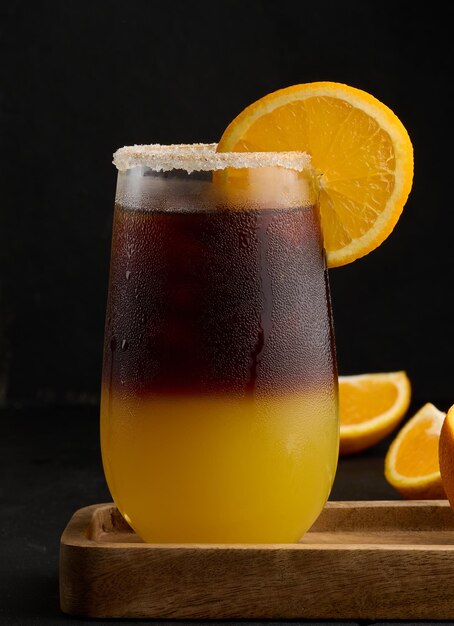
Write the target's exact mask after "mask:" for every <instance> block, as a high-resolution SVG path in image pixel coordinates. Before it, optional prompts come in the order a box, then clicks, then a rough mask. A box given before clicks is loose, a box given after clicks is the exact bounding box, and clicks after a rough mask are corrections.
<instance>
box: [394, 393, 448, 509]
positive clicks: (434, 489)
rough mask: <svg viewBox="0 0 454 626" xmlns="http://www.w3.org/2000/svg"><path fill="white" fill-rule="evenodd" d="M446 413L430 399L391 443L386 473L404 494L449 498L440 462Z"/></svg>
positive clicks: (414, 496) (411, 496)
mask: <svg viewBox="0 0 454 626" xmlns="http://www.w3.org/2000/svg"><path fill="white" fill-rule="evenodd" d="M445 415H446V414H445V413H443V412H442V411H439V410H438V409H437V408H436V407H435V406H434V405H433V404H431V403H430V402H428V403H427V404H425V405H424V406H423V407H422V408H421V409H420V410H419V411H418V412H417V413H416V414H415V415H414V416H413V417H412V418H411V419H409V420H408V422H407V423H406V424H405V425H404V426H403V428H402V429H401V430H400V431H399V433H398V434H397V436H396V438H395V439H394V441H393V442H392V444H391V445H390V447H389V450H388V453H387V455H386V458H385V477H386V480H387V481H388V482H389V483H390V484H391V485H392V486H393V487H395V489H397V491H398V492H399V493H400V494H401V495H402V496H403V497H404V498H409V499H421V500H426V499H433V498H446V495H445V491H444V489H443V484H442V480H441V475H440V468H439V462H438V446H439V439H440V431H441V428H442V426H443V421H444V419H445Z"/></svg>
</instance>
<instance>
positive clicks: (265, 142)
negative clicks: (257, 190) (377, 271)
mask: <svg viewBox="0 0 454 626" xmlns="http://www.w3.org/2000/svg"><path fill="white" fill-rule="evenodd" d="M286 128H292V133H291V134H290V133H288V132H285V129H286ZM352 128H355V132H352ZM365 137H368V140H367V141H364V138H365ZM233 150H234V151H238V152H249V151H254V150H258V151H260V150H277V151H279V150H303V151H306V152H308V153H310V154H311V156H312V164H313V166H314V168H315V169H316V170H319V171H320V172H323V177H322V191H321V198H320V200H321V202H322V204H323V205H324V213H323V220H324V221H325V222H327V223H328V222H329V223H330V227H327V228H325V242H326V245H327V247H328V248H329V249H331V250H335V249H340V248H343V247H344V246H346V245H347V244H348V243H350V242H351V241H352V239H355V238H357V237H360V236H361V235H363V234H364V232H366V230H367V226H368V224H370V223H373V222H374V221H375V219H376V217H377V215H379V214H380V213H381V212H382V208H383V206H384V205H385V204H386V202H387V200H388V198H389V197H390V196H391V193H392V191H393V189H394V180H395V179H394V170H395V154H394V147H393V143H392V140H391V138H390V136H389V134H388V133H387V132H386V131H385V130H383V129H382V128H381V127H380V126H379V125H378V123H377V122H376V120H374V119H373V118H372V117H371V116H369V115H367V114H366V113H365V112H364V111H362V110H360V109H358V108H356V107H354V106H352V105H351V104H350V103H349V102H346V101H345V100H340V99H338V98H332V97H329V96H314V97H312V98H307V99H305V100H297V101H295V102H292V103H290V104H286V105H284V106H281V107H278V108H276V109H274V110H273V111H272V112H271V113H268V114H265V115H262V116H261V117H259V118H258V119H257V120H256V121H255V122H254V123H252V125H251V126H250V128H249V129H248V130H247V132H246V134H245V135H244V136H243V137H242V139H241V140H239V141H238V142H237V143H236V145H235V146H234V147H233ZM362 154H364V158H361V155H362ZM366 179H368V180H369V182H373V183H374V184H373V185H371V184H368V185H364V184H361V181H364V180H366ZM336 196H338V197H340V198H342V202H341V203H339V202H333V201H332V200H335V197H336ZM340 207H342V213H343V214H342V216H339V215H337V213H338V210H339V208H340ZM335 215H336V219H334V216H335ZM339 217H340V218H341V219H339ZM335 223H337V224H338V225H339V230H335V231H334V232H333V228H332V226H333V224H335ZM341 225H345V226H346V228H344V229H342V226H341Z"/></svg>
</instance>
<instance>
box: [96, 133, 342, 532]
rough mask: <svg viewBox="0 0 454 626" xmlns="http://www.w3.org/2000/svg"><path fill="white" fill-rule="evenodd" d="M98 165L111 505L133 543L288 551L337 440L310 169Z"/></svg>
mask: <svg viewBox="0 0 454 626" xmlns="http://www.w3.org/2000/svg"><path fill="white" fill-rule="evenodd" d="M114 162H115V164H116V165H117V167H118V168H119V172H118V184H117V194H116V204H115V216H114V226H113V235H112V256H111V267H110V284H109V295H108V303H107V315H106V328H105V350H104V365H103V376H102V396H101V447H102V458H103V465H104V471H105V475H106V479H107V483H108V486H109V489H110V492H111V494H112V497H113V499H114V501H115V503H116V505H117V507H118V509H119V510H120V512H121V513H122V515H123V516H124V518H125V519H126V520H127V522H128V523H129V524H130V525H131V526H132V527H133V528H134V529H135V531H136V532H137V533H138V534H139V536H140V537H142V539H143V540H145V541H149V542H163V543H167V542H172V543H173V542H178V543H180V542H203V543H230V542H232V543H238V542H253V543H268V542H294V541H296V540H298V539H299V538H300V537H301V536H302V535H303V534H304V533H305V531H306V530H307V529H308V528H309V527H310V526H311V525H312V523H313V522H314V521H315V519H316V518H317V516H318V515H319V513H320V512H321V510H322V508H323V506H324V504H325V502H326V500H327V498H328V495H329V492H330V489H331V486H332V483H333V479H334V475H335V471H336V466H337V458H338V442H339V426H338V401H337V369H336V357H335V345H334V335H333V326H332V317H331V307H330V297H329V284H328V274H327V270H326V266H325V255H324V250H323V239H322V233H321V226H320V218H319V211H318V206H317V188H316V185H315V184H314V177H313V174H312V171H311V169H310V164H309V163H308V157H307V156H306V155H304V154H301V153H230V154H229V153H224V154H219V153H216V152H215V146H213V145H192V146H133V147H125V148H122V149H120V150H119V151H117V153H116V154H115V158H114Z"/></svg>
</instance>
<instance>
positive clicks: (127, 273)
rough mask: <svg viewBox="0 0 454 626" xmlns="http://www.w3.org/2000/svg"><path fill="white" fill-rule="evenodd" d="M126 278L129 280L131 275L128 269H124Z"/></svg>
mask: <svg viewBox="0 0 454 626" xmlns="http://www.w3.org/2000/svg"><path fill="white" fill-rule="evenodd" d="M125 274H126V280H129V277H130V276H131V272H130V270H126V273H125Z"/></svg>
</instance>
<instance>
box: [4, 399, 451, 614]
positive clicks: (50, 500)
mask: <svg viewBox="0 0 454 626" xmlns="http://www.w3.org/2000/svg"><path fill="white" fill-rule="evenodd" d="M0 419H1V424H2V429H1V436H0V504H1V508H0V520H1V521H0V625H1V626H3V625H8V626H9V625H10V624H11V625H17V626H28V625H35V624H62V625H66V626H68V625H69V624H71V623H74V624H89V623H90V624H95V623H102V624H119V623H121V624H136V625H137V623H138V621H137V620H135V621H133V620H129V621H119V620H91V621H90V620H82V619H81V620H78V619H77V620H76V619H74V618H70V617H67V616H65V615H63V614H62V613H61V611H60V609H59V598H58V554H59V540H60V536H61V533H62V531H63V529H64V528H65V526H66V524H67V522H68V521H69V519H70V517H71V515H72V514H73V513H74V511H76V510H77V509H79V508H81V507H83V506H86V505H89V504H96V503H99V502H108V501H110V500H111V497H110V494H109V491H108V489H107V486H106V483H105V481H104V475H103V471H102V466H101V459H100V449H99V432H98V409H97V408H96V407H90V408H86V407H75V408H67V407H66V408H61V409H58V408H52V409H50V408H46V409H2V410H1V411H0ZM391 438H392V436H390V437H388V438H387V439H385V440H384V441H382V442H381V443H380V444H378V445H376V446H374V447H373V448H371V449H369V450H368V451H367V452H364V453H361V454H359V455H356V456H352V457H347V458H341V459H340V462H339V467H338V471H337V474H336V480H335V483H334V487H333V490H332V492H331V496H330V499H331V500H394V499H398V498H399V496H398V494H397V493H396V492H395V491H394V489H393V488H392V487H391V486H390V485H388V483H387V482H386V480H385V478H384V475H383V463H384V456H385V453H386V450H387V449H388V446H389V443H390V440H391ZM440 584H442V581H440ZM150 621H151V620H140V621H139V623H141V624H142V623H144V622H145V623H147V622H150ZM153 623H157V622H153ZM165 623H166V624H170V623H172V622H169V621H167V622H165ZM183 623H185V622H182V621H179V622H178V624H183ZM188 623H189V622H188ZM190 623H191V624H194V623H195V622H190ZM199 623H201V622H199ZM204 623H206V624H208V623H210V622H204ZM228 623H231V624H233V623H235V622H228ZM241 623H242V624H246V622H241ZM248 623H249V622H248ZM257 623H260V622H255V624H257ZM266 623H267V624H273V623H275V622H266ZM280 623H282V622H280ZM285 623H292V622H285ZM293 623H306V624H307V623H311V622H301V621H299V622H293ZM317 623H322V624H323V623H324V624H328V623H333V622H317ZM337 623H343V624H352V623H353V622H337ZM358 623H362V624H365V623H368V624H369V623H372V622H364V621H362V622H358ZM404 623H405V622H399V624H404ZM420 623H422V622H420ZM425 623H426V624H427V623H428V622H425ZM444 623H447V622H444Z"/></svg>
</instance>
